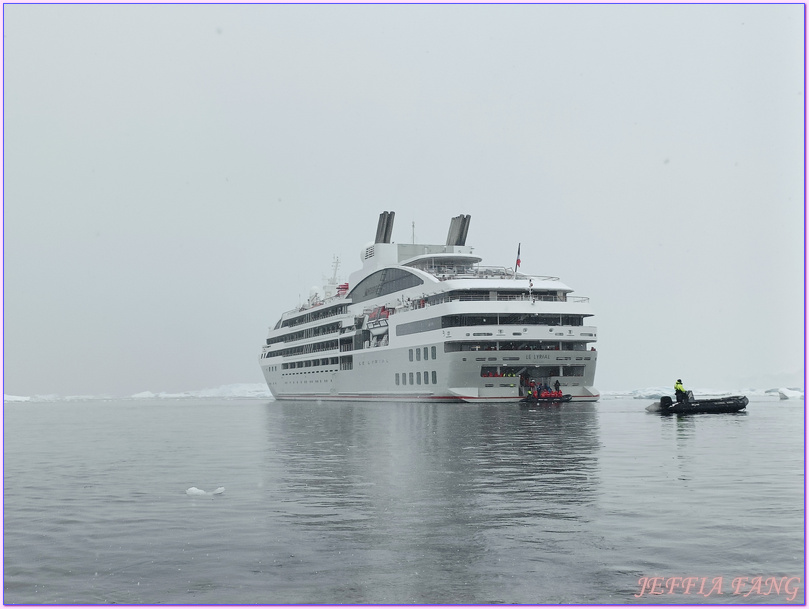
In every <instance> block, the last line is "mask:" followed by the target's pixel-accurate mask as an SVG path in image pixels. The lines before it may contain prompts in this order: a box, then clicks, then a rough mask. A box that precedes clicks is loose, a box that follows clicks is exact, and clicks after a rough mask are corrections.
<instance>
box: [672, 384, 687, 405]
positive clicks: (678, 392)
mask: <svg viewBox="0 0 809 609" xmlns="http://www.w3.org/2000/svg"><path fill="white" fill-rule="evenodd" d="M674 395H675V397H676V398H677V403H678V404H680V403H681V402H687V401H688V394H687V393H686V392H685V387H683V381H682V379H677V382H676V383H674Z"/></svg>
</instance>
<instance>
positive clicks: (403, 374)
mask: <svg viewBox="0 0 809 609" xmlns="http://www.w3.org/2000/svg"><path fill="white" fill-rule="evenodd" d="M402 385H407V372H402Z"/></svg>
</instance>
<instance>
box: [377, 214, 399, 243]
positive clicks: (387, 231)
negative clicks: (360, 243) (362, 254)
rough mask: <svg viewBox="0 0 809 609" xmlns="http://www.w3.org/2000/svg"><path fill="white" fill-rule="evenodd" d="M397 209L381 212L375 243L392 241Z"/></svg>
mask: <svg viewBox="0 0 809 609" xmlns="http://www.w3.org/2000/svg"><path fill="white" fill-rule="evenodd" d="M395 215H396V212H395V211H383V212H382V213H381V214H379V224H377V225H376V239H375V240H374V243H390V237H391V234H392V233H393V217H394V216H395Z"/></svg>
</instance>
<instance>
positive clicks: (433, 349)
mask: <svg viewBox="0 0 809 609" xmlns="http://www.w3.org/2000/svg"><path fill="white" fill-rule="evenodd" d="M430 350H431V351H432V353H433V359H435V347H434V346H433V347H430Z"/></svg>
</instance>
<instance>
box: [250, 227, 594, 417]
mask: <svg viewBox="0 0 809 609" xmlns="http://www.w3.org/2000/svg"><path fill="white" fill-rule="evenodd" d="M391 217H392V216H391ZM467 226H468V219H467ZM380 227H382V220H380ZM380 230H381V229H380ZM450 232H451V233H452V228H451V231H450ZM378 234H379V231H378ZM464 238H465V236H464ZM448 240H449V238H448ZM386 248H387V249H386ZM394 248H396V249H395V251H394ZM365 252H366V253H365V258H366V260H365V262H366V264H365V267H364V269H363V271H360V272H358V273H355V274H354V275H353V276H352V281H351V282H350V284H349V285H350V286H351V288H352V290H351V291H350V292H347V290H345V289H344V290H343V292H347V293H339V294H338V295H336V296H331V297H330V295H329V294H328V292H327V297H326V298H325V299H322V300H321V299H320V297H319V296H318V297H316V298H314V299H313V300H312V301H310V303H308V306H303V307H300V308H299V309H298V310H295V311H290V312H288V313H286V314H284V316H282V319H281V321H279V322H278V324H277V325H276V327H275V328H274V329H272V330H270V332H269V335H268V338H267V340H266V344H265V346H264V348H263V350H262V353H261V356H260V359H259V363H260V365H261V369H262V372H263V374H264V378H265V380H266V382H267V385H268V387H269V389H270V391H271V392H272V394H273V396H274V397H275V398H276V399H284V400H355V401H356V400H366V401H375V402H376V401H408V402H414V401H415V402H455V401H466V402H517V401H519V400H520V399H522V398H523V397H524V396H525V395H527V394H528V393H529V392H530V391H531V390H532V387H533V385H534V384H540V385H548V386H550V387H552V388H553V387H557V386H558V388H559V389H560V390H561V391H562V393H563V394H569V395H571V396H572V399H573V401H596V400H598V398H599V392H598V390H597V389H595V387H594V379H595V368H596V360H597V352H596V350H595V349H594V348H593V347H592V344H593V343H594V342H595V340H596V328H595V327H594V326H590V325H584V320H585V319H586V318H587V317H589V316H590V315H592V313H591V311H590V304H589V301H588V299H585V298H572V297H570V296H568V293H569V292H570V291H571V290H570V289H569V288H567V287H566V286H564V284H561V283H560V282H559V281H558V279H557V278H550V277H539V276H529V275H522V274H519V273H515V272H513V271H511V270H510V269H496V268H495V269H494V270H491V269H488V268H485V267H479V266H477V265H476V264H473V263H474V262H476V261H479V260H480V259H479V258H475V257H473V256H472V254H471V248H465V247H461V246H458V245H457V244H456V245H448V246H398V247H397V245H396V244H389V243H385V242H382V243H379V242H378V243H377V244H375V246H374V247H369V248H366V250H365ZM369 252H370V254H369ZM414 252H415V253H416V254H417V255H415V256H412V255H411V254H413V253H414ZM419 252H427V253H426V254H424V255H418V253H419ZM374 258H378V259H377V260H374ZM379 259H381V260H379ZM392 261H393V262H394V264H392V263H391V262H392ZM439 263H440V264H439ZM430 265H432V266H430ZM380 269H381V270H380ZM391 269H392V270H391ZM441 270H443V271H448V272H449V274H446V273H443V274H442V273H441ZM374 278H377V279H374ZM397 282H398V283H397ZM409 284H414V285H409ZM357 286H359V287H357ZM367 286H370V287H367ZM400 286H404V287H401V289H398V288H399V287H400ZM333 287H336V286H333Z"/></svg>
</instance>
